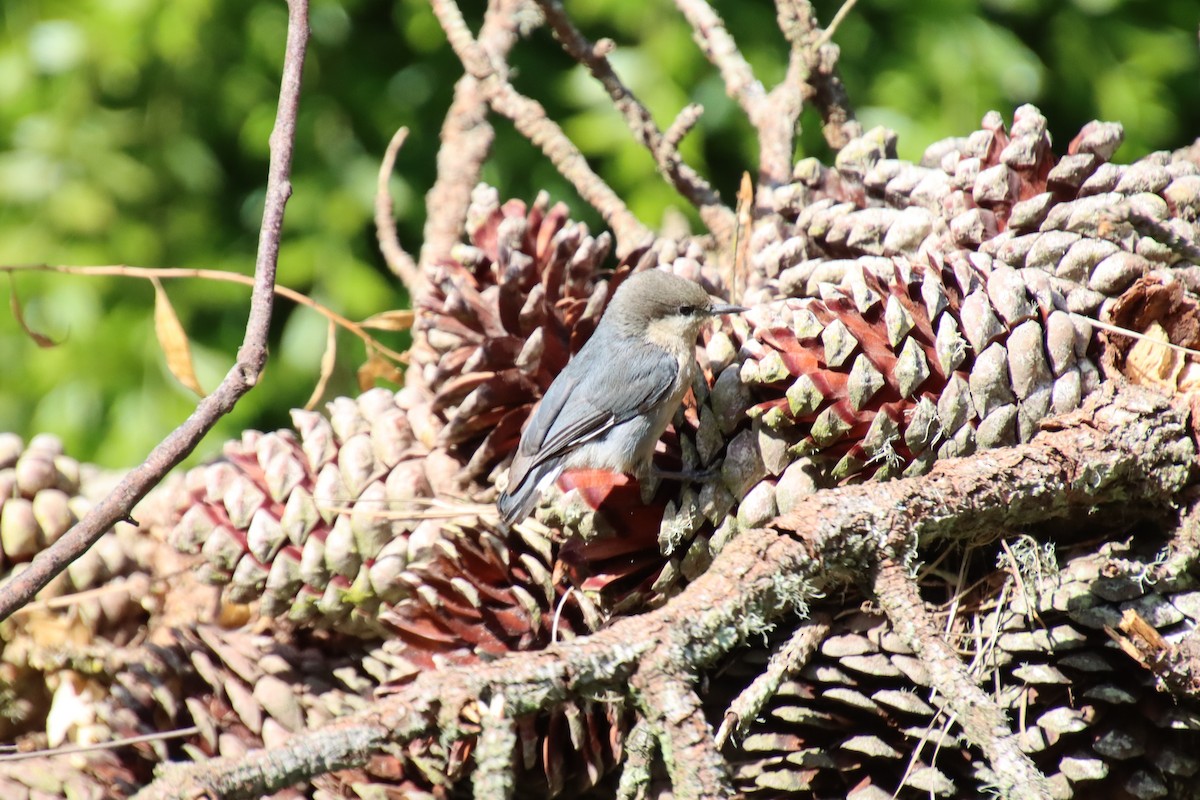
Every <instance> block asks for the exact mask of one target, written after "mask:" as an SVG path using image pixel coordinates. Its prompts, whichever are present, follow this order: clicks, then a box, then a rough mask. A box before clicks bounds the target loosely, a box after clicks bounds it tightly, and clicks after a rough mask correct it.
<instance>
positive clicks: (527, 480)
mask: <svg viewBox="0 0 1200 800" xmlns="http://www.w3.org/2000/svg"><path fill="white" fill-rule="evenodd" d="M561 472H562V464H561V463H560V462H559V460H558V459H553V460H551V461H548V462H544V463H541V464H538V465H537V466H536V467H534V468H533V469H531V470H529V472H526V473H525V475H524V476H523V477H522V479H521V481H520V482H519V483H518V484H517V485H516V486H509V487H508V488H507V489H505V490H504V491H503V492H501V493H500V497H499V498H498V499H497V500H496V508H498V509H499V510H500V519H502V520H504V524H505V525H513V524H514V523H517V522H520V521H521V520H523V519H525V518H526V517H528V516H529V514H530V513H531V512H532V511H533V507H534V506H536V505H537V502H538V500H539V499H540V498H541V496H542V492H543V491H545V489H546V487H547V486H549V485H550V484H552V483H554V481H555V480H556V479H557V478H558V475H559V473H561Z"/></svg>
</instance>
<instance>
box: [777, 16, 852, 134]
mask: <svg viewBox="0 0 1200 800" xmlns="http://www.w3.org/2000/svg"><path fill="white" fill-rule="evenodd" d="M793 2H795V3H796V6H797V8H798V21H799V22H800V27H799V32H800V33H801V35H800V36H799V37H797V40H801V41H802V46H801V49H800V54H801V55H802V57H803V59H804V67H805V69H804V74H803V76H802V80H803V82H804V84H805V85H806V86H807V87H808V88H809V90H810V91H809V93H808V94H806V95H805V97H804V100H806V101H811V102H812V103H813V105H814V106H815V107H816V109H817V111H818V112H820V114H821V120H822V123H823V124H822V126H821V132H822V133H823V134H824V136H825V141H826V142H828V143H829V146H830V147H832V148H833V149H834V150H840V149H842V148H843V147H845V146H846V144H847V143H848V142H849V141H850V140H851V139H853V138H855V137H857V136H861V135H862V126H861V125H859V124H858V122H857V121H856V120H855V119H854V112H853V111H851V109H850V98H849V96H848V95H847V94H846V87H845V85H844V84H843V83H842V79H841V76H840V75H839V74H838V70H837V62H838V57H839V56H840V54H841V51H840V50H839V49H838V47H837V45H835V44H833V43H832V40H833V36H834V34H835V33H836V32H837V29H838V27H840V26H841V24H842V21H843V20H845V19H846V17H847V16H848V15H849V14H850V12H851V11H852V10H853V9H854V5H855V3H856V2H857V0H845V2H844V3H842V7H841V8H839V9H838V11H837V13H836V14H835V15H834V17H833V19H832V20H831V21H830V23H829V26H828V27H827V28H826V29H825V30H823V31H822V30H821V29H820V27H818V23H817V18H816V13H815V12H814V11H813V8H812V5H811V4H810V3H809V2H808V0H793ZM786 33H787V31H786V30H785V34H786ZM790 38H791V37H790V36H789V39H790ZM795 43H796V42H795V41H793V46H795ZM789 68H790V64H789Z"/></svg>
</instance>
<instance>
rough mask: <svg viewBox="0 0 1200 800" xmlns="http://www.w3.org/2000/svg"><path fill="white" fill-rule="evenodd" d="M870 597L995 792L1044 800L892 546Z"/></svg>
mask: <svg viewBox="0 0 1200 800" xmlns="http://www.w3.org/2000/svg"><path fill="white" fill-rule="evenodd" d="M874 591H875V598H876V600H877V602H878V603H879V606H880V607H881V608H882V609H883V611H884V613H886V614H887V615H888V619H890V620H891V623H892V628H893V629H894V630H895V631H896V633H898V634H899V635H900V638H901V639H903V640H904V643H905V644H906V645H908V647H909V648H910V649H912V651H913V653H914V654H915V655H916V657H917V658H919V659H920V660H921V663H922V664H924V666H925V668H926V669H928V670H929V685H930V686H931V687H932V688H934V689H936V690H937V700H938V702H940V703H942V704H944V706H945V708H946V710H947V711H948V712H949V713H950V714H951V715H952V716H953V717H954V719H955V721H956V722H958V724H959V725H961V726H962V730H963V733H964V734H965V735H966V737H967V740H968V741H969V742H970V743H971V744H973V745H974V746H975V747H978V748H979V749H980V750H981V751H982V752H983V754H984V757H986V758H987V760H988V763H989V766H990V767H991V770H992V772H993V773H994V774H995V780H996V783H997V785H998V788H999V790H1000V796H1001V797H1004V798H1008V800H1016V798H1018V797H1032V798H1038V799H1039V800H1050V798H1051V797H1052V794H1051V792H1050V784H1049V782H1048V781H1047V780H1046V776H1045V775H1043V774H1042V773H1041V772H1039V771H1038V769H1037V767H1035V766H1034V764H1033V761H1031V760H1030V758H1029V756H1027V755H1026V754H1025V753H1024V752H1022V751H1021V747H1020V743H1019V742H1018V738H1017V736H1016V734H1014V733H1013V731H1012V728H1011V727H1010V726H1009V724H1008V721H1007V720H1006V719H1005V716H1004V711H1003V709H1001V708H1000V706H999V705H998V704H997V703H996V701H995V700H993V699H992V698H991V697H989V696H988V695H987V693H986V692H984V691H983V690H982V689H980V688H979V686H978V685H976V683H975V681H974V680H972V678H971V676H970V675H969V674H968V672H967V667H966V665H965V664H963V662H962V659H960V658H959V657H958V655H957V654H955V652H954V651H953V650H951V649H950V646H949V645H948V644H947V643H946V640H945V639H943V638H942V637H941V636H940V635H939V634H938V632H937V629H936V626H935V624H934V622H933V620H932V619H931V617H930V615H929V612H928V611H926V610H925V604H924V603H923V602H922V601H921V595H920V592H919V591H918V590H917V584H916V581H915V580H913V578H912V576H910V575H909V574H908V570H907V569H906V568H905V567H904V565H903V564H902V563H900V562H898V561H897V560H896V558H895V551H894V549H893V548H892V547H890V546H888V547H886V549H885V551H884V552H882V553H881V554H880V558H879V566H878V567H877V568H876V571H875V578H874Z"/></svg>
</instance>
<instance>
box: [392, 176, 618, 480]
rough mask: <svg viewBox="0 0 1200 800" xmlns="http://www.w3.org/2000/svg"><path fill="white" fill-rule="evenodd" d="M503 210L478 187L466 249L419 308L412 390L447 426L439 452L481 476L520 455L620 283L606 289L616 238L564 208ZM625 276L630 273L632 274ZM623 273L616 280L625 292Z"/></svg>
mask: <svg viewBox="0 0 1200 800" xmlns="http://www.w3.org/2000/svg"><path fill="white" fill-rule="evenodd" d="M548 205H549V201H548V199H547V196H546V195H545V194H544V193H543V194H541V195H539V196H538V198H537V200H536V201H535V202H534V204H533V206H532V207H530V208H528V209H527V208H526V206H525V204H524V203H522V202H521V201H519V200H511V201H509V202H507V203H505V204H504V205H503V206H501V205H499V203H498V200H497V197H496V191H495V190H494V189H490V188H486V187H482V186H481V187H480V188H478V189H476V191H475V194H474V196H473V202H472V206H471V209H470V211H469V213H468V225H469V229H470V245H464V246H463V247H461V248H459V249H458V250H457V251H456V252H455V255H456V256H457V260H456V261H448V262H445V263H443V264H440V265H438V266H437V267H436V271H435V274H434V275H433V277H432V279H431V281H430V283H431V288H430V289H429V291H428V292H427V293H426V294H425V295H424V296H422V297H421V298H419V303H420V306H419V310H418V316H417V322H416V325H415V326H414V328H413V340H414V341H413V347H412V350H411V351H410V352H411V355H412V358H413V365H414V370H411V371H410V378H409V385H410V386H420V387H424V388H426V389H427V390H428V391H429V392H430V393H431V394H432V396H433V411H434V412H435V413H436V414H438V415H439V416H440V417H441V418H442V419H444V420H445V427H444V428H443V429H442V430H441V433H440V436H439V443H441V444H443V445H445V446H447V447H448V448H450V449H451V450H452V451H453V452H454V453H456V454H458V455H459V456H460V457H461V458H462V460H463V461H464V462H466V463H467V469H466V473H465V474H466V476H468V477H475V476H479V475H483V474H486V473H487V472H488V471H489V470H490V469H491V468H492V467H493V466H495V464H496V463H497V462H498V461H500V460H501V459H502V458H504V457H505V456H507V455H508V454H509V453H510V452H512V450H513V449H514V448H515V447H516V444H517V441H518V440H519V439H520V435H521V423H522V422H523V421H524V419H525V417H526V416H527V415H528V413H529V409H530V407H531V406H532V405H533V403H535V402H536V401H537V399H538V398H539V397H541V395H542V392H543V391H544V390H545V389H546V387H548V386H549V385H550V382H551V381H552V380H553V379H554V376H555V375H556V374H558V372H559V371H560V370H561V369H562V368H563V367H564V366H565V365H566V363H567V360H568V359H569V357H570V356H571V355H572V354H573V353H575V352H576V351H578V350H579V348H580V347H581V346H582V345H583V342H584V341H586V340H587V338H588V337H589V336H590V335H591V333H592V331H593V330H595V327H596V323H597V322H599V320H600V315H601V313H602V312H603V311H604V308H605V305H606V304H607V301H608V297H609V293H610V291H611V290H612V289H614V288H615V283H613V284H612V285H610V284H609V283H606V282H604V281H603V280H600V278H601V277H602V273H601V272H600V266H601V264H602V262H603V261H604V259H605V258H606V257H607V255H608V251H609V248H610V246H611V242H612V237H611V236H610V235H609V234H607V233H603V234H601V235H600V236H597V237H592V236H590V235H588V232H587V226H586V225H583V224H582V223H572V222H569V221H568V219H567V207H566V206H565V205H563V204H562V203H559V204H557V205H555V206H554V207H553V208H549V209H548V208H547V206H548ZM626 271H627V270H626ZM621 275H623V273H621V272H618V273H617V275H616V276H614V280H615V281H617V282H619V279H620V276H621Z"/></svg>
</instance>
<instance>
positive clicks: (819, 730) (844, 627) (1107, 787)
mask: <svg viewBox="0 0 1200 800" xmlns="http://www.w3.org/2000/svg"><path fill="white" fill-rule="evenodd" d="M1160 543H1161V540H1160ZM1154 544H1155V543H1148V542H1145V541H1140V542H1139V547H1138V550H1139V551H1138V552H1137V553H1132V552H1127V551H1123V549H1122V548H1120V547H1117V548H1113V547H1110V546H1105V547H1103V548H1101V550H1100V551H1098V552H1097V551H1094V550H1092V549H1090V547H1088V546H1084V545H1071V546H1067V547H1062V548H1060V549H1059V550H1058V553H1057V557H1064V558H1065V559H1066V560H1065V563H1064V564H1063V565H1062V566H1061V568H1060V567H1059V565H1058V564H1057V563H1056V552H1055V548H1054V546H1053V545H1045V546H1042V545H1038V544H1037V543H1036V542H1035V541H1034V540H1033V539H1032V538H1029V537H1023V538H1019V539H1017V540H1016V541H1015V542H1013V544H1012V545H1011V546H1010V547H1009V548H1008V549H1007V550H999V551H998V556H997V559H998V562H999V563H998V566H1000V568H1001V569H1000V570H999V571H996V572H992V573H991V574H988V573H986V572H985V573H983V574H975V575H972V574H969V573H968V574H965V575H964V576H963V578H964V579H965V584H964V585H971V584H974V588H973V589H971V590H970V591H967V592H961V591H959V589H960V587H959V585H958V584H957V582H956V581H952V582H951V583H950V584H948V585H946V586H945V589H944V591H941V592H939V593H938V595H937V597H936V600H935V603H934V606H933V608H935V609H937V608H945V609H950V616H949V619H948V620H947V619H943V620H942V621H943V624H945V625H947V630H948V632H947V638H948V639H950V641H951V642H953V643H954V646H955V647H956V649H958V650H960V651H961V652H963V653H964V657H965V658H966V659H967V660H968V661H969V662H970V663H971V665H972V671H973V673H974V674H975V676H976V678H977V680H978V681H979V682H980V684H981V685H983V686H985V687H988V688H989V693H990V694H992V695H993V696H994V697H996V699H997V700H998V701H999V702H1000V704H1001V707H1003V708H1005V709H1007V710H1008V712H1009V714H1008V716H1009V721H1010V723H1011V724H1012V725H1013V727H1014V730H1015V732H1016V733H1017V734H1018V736H1019V741H1020V746H1021V748H1022V750H1024V751H1025V752H1026V753H1028V754H1029V755H1030V756H1031V758H1032V759H1033V760H1034V762H1035V764H1036V765H1037V766H1038V767H1039V769H1041V770H1042V771H1043V772H1044V773H1045V774H1046V775H1047V776H1048V777H1049V778H1050V783H1051V786H1052V788H1053V789H1054V791H1055V796H1059V797H1064V798H1070V797H1077V798H1078V797H1105V798H1109V797H1112V798H1138V799H1139V800H1150V798H1158V797H1171V798H1192V797H1200V792H1198V791H1197V783H1196V780H1195V776H1196V775H1197V774H1198V773H1200V759H1197V758H1196V753H1197V751H1198V748H1200V730H1198V729H1197V728H1196V726H1195V724H1194V719H1195V715H1196V713H1197V711H1200V705H1198V704H1197V702H1196V700H1195V696H1194V694H1193V695H1190V696H1176V697H1171V696H1168V695H1167V694H1165V693H1163V692H1162V691H1157V690H1156V688H1155V683H1156V679H1155V675H1154V674H1153V673H1152V672H1151V671H1149V670H1148V669H1141V668H1137V667H1134V666H1133V665H1132V664H1131V663H1130V660H1129V657H1128V656H1127V655H1126V654H1125V653H1123V652H1121V650H1119V649H1117V648H1115V647H1113V646H1112V641H1111V639H1110V635H1111V634H1110V632H1108V631H1111V630H1113V629H1115V628H1116V627H1117V626H1119V625H1120V620H1121V618H1122V616H1123V615H1128V614H1131V613H1133V612H1137V613H1139V614H1140V615H1141V616H1143V617H1144V618H1145V619H1146V620H1148V621H1150V622H1151V624H1152V625H1153V626H1154V627H1156V628H1158V630H1159V631H1160V632H1161V634H1162V635H1163V636H1165V637H1166V638H1167V639H1168V640H1170V641H1176V642H1178V641H1180V637H1191V638H1193V639H1194V638H1195V635H1194V633H1193V629H1194V627H1195V625H1196V623H1197V621H1198V620H1200V582H1198V581H1197V580H1196V578H1195V575H1194V574H1189V573H1188V572H1187V567H1186V565H1184V566H1183V569H1182V570H1181V571H1175V570H1165V569H1164V568H1163V563H1164V560H1163V556H1162V554H1159V553H1156V552H1154V551H1153V550H1152V548H1153V546H1154ZM975 563H983V562H982V561H981V560H978V559H977V560H976V561H975ZM1177 566H1178V565H1177ZM933 574H935V573H933ZM933 574H931V577H930V579H928V581H927V583H929V584H930V586H929V587H928V588H929V590H930V591H933V590H934V589H935V588H936V587H934V586H933V585H932V584H933V583H934V579H933ZM957 577H958V576H952V578H955V579H956V578H957ZM845 607H846V600H845V598H838V601H837V602H836V603H821V604H817V605H815V606H814V607H813V609H812V613H813V614H821V613H824V614H829V615H834V614H837V615H840V616H839V617H838V618H837V619H836V621H835V623H834V625H833V628H832V630H831V631H830V635H829V636H828V637H827V638H826V639H825V640H824V641H823V642H822V643H821V644H820V647H819V649H818V650H817V651H816V652H815V653H814V654H813V656H812V658H811V659H810V660H809V661H808V662H807V663H805V664H803V665H801V666H800V667H799V669H798V670H797V671H796V672H794V673H793V674H792V675H791V677H789V678H788V679H786V680H785V681H784V682H783V683H782V685H781V687H780V690H779V691H778V692H777V693H776V694H775V695H774V697H773V698H772V699H771V700H770V701H769V702H768V703H767V705H766V707H765V708H764V709H763V711H762V712H761V713H760V714H759V715H758V718H757V720H756V721H755V722H754V723H753V724H751V725H750V727H749V731H748V732H747V733H746V735H745V736H744V737H735V738H734V739H733V740H731V743H730V745H729V747H728V749H727V756H728V757H729V758H730V761H731V763H732V766H733V772H734V777H735V781H736V784H737V786H738V788H739V789H740V790H741V791H743V792H745V794H746V796H747V797H749V798H754V797H763V798H768V797H770V798H774V797H780V796H792V795H798V796H810V795H811V796H821V797H825V796H846V797H851V798H859V799H861V798H866V799H867V800H883V798H885V797H899V798H914V799H915V798H922V797H924V798H928V797H930V796H934V797H965V796H981V795H982V794H984V793H986V791H987V786H988V783H989V776H988V775H987V773H986V771H984V770H981V768H980V764H981V762H980V761H979V759H978V754H977V753H976V752H974V751H973V750H972V749H971V747H970V746H968V745H967V744H966V742H965V741H964V740H963V739H962V736H961V734H960V733H959V731H958V730H957V726H956V725H955V724H954V722H953V720H949V719H947V718H945V717H944V716H943V715H942V714H941V713H940V712H939V711H938V710H937V708H936V706H937V702H938V701H937V700H936V698H934V697H931V696H930V694H929V692H928V691H927V689H926V688H925V687H928V686H929V677H928V673H927V671H926V668H925V666H924V665H923V664H922V662H921V661H920V660H918V659H917V658H915V657H914V656H913V655H912V653H911V651H909V649H908V648H907V646H906V645H905V644H904V643H903V642H902V641H901V640H900V638H899V637H898V636H897V635H896V633H894V632H893V631H892V629H891V625H890V624H889V623H888V621H887V619H886V618H884V617H883V616H881V615H880V614H878V613H877V612H874V611H871V610H870V609H867V608H864V609H863V610H860V611H857V612H854V613H850V614H845V613H843V609H844V608H845ZM1106 626H1107V630H1106ZM768 652H769V651H768V650H767V649H766V648H763V647H752V648H749V649H747V650H743V651H741V652H739V653H736V654H731V656H730V657H729V659H728V663H727V664H726V665H723V666H722V667H720V668H718V669H717V670H715V671H714V675H716V676H718V677H715V678H714V686H713V690H712V693H711V694H710V696H709V698H708V700H707V703H708V707H709V708H710V709H711V711H710V713H711V718H712V719H713V720H714V724H717V723H719V722H720V721H721V719H722V717H723V715H724V713H725V709H726V708H728V706H729V700H730V698H731V697H732V696H733V695H734V694H736V693H737V692H738V691H740V690H741V688H742V687H743V686H745V685H746V683H747V682H748V680H749V679H752V678H753V677H754V676H756V675H757V674H758V673H759V672H761V671H762V666H763V665H764V664H765V661H766V657H767V655H768ZM914 684H915V685H916V687H917V690H916V691H913V688H914Z"/></svg>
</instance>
